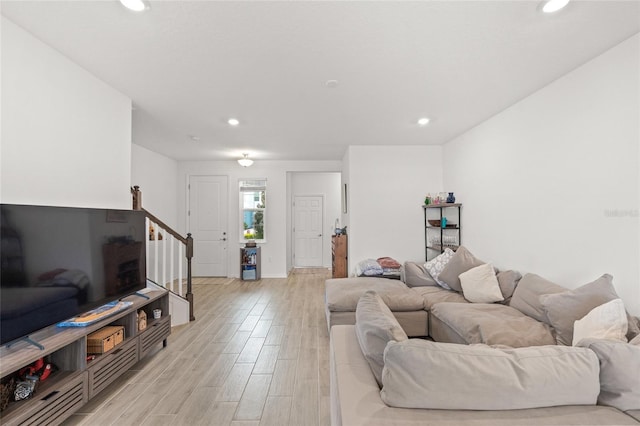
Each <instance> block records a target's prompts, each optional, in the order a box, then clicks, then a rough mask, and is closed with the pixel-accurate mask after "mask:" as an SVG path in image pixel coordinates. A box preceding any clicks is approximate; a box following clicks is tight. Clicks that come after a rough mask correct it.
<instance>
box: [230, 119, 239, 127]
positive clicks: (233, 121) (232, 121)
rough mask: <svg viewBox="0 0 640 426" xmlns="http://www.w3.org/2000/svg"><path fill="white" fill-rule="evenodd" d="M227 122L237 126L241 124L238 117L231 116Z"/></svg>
mask: <svg viewBox="0 0 640 426" xmlns="http://www.w3.org/2000/svg"><path fill="white" fill-rule="evenodd" d="M227 123H229V125H230V126H237V125H238V124H240V120H238V119H237V118H230V119H228V120H227Z"/></svg>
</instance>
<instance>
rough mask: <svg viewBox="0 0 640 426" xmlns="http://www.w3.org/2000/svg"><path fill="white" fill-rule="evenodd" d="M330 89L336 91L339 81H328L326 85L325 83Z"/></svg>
mask: <svg viewBox="0 0 640 426" xmlns="http://www.w3.org/2000/svg"><path fill="white" fill-rule="evenodd" d="M324 84H325V85H326V86H327V87H328V88H330V89H334V88H336V87H338V80H327V81H326V83H324Z"/></svg>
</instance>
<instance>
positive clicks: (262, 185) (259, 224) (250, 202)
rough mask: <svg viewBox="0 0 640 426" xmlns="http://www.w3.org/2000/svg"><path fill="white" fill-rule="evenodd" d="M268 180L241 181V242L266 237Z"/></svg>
mask: <svg viewBox="0 0 640 426" xmlns="http://www.w3.org/2000/svg"><path fill="white" fill-rule="evenodd" d="M266 195H267V180H266V179H257V180H241V181H240V240H241V241H244V240H262V241H264V240H265V239H266V236H265V232H264V231H265V213H266V206H267V205H266Z"/></svg>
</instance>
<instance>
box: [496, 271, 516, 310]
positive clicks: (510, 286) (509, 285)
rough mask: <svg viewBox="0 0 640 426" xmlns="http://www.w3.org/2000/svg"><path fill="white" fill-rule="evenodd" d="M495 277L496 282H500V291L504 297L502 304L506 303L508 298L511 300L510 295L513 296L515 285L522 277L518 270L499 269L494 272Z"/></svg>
mask: <svg viewBox="0 0 640 426" xmlns="http://www.w3.org/2000/svg"><path fill="white" fill-rule="evenodd" d="M496 277H497V278H498V284H500V291H501V292H502V297H504V301H503V302H502V303H503V304H508V303H509V300H511V296H513V292H514V291H515V289H516V286H517V285H518V283H519V282H520V279H522V274H520V272H518V271H512V270H508V271H501V272H497V273H496Z"/></svg>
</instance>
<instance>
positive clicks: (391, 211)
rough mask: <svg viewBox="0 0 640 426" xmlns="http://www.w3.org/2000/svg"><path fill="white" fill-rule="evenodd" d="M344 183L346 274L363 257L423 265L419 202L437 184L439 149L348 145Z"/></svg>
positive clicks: (439, 185) (439, 177)
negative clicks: (346, 247) (346, 246)
mask: <svg viewBox="0 0 640 426" xmlns="http://www.w3.org/2000/svg"><path fill="white" fill-rule="evenodd" d="M343 161H344V162H345V163H348V164H345V167H344V171H343V174H344V179H343V182H345V183H347V193H348V201H347V203H348V212H347V215H346V216H347V217H346V218H345V219H344V223H345V224H348V228H347V235H348V236H349V247H348V252H349V254H348V256H349V271H350V275H352V274H353V273H354V269H355V265H356V264H357V263H358V262H359V261H361V260H364V259H367V258H373V259H377V258H379V257H383V256H390V257H393V258H394V259H396V260H398V261H399V262H400V263H403V262H405V261H408V260H412V261H424V259H425V251H424V250H425V249H424V214H423V209H422V204H424V198H425V195H426V194H427V193H429V192H440V191H442V190H443V186H442V147H441V146H350V147H349V149H348V153H347V154H346V155H345V157H344V159H343Z"/></svg>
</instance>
